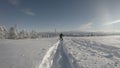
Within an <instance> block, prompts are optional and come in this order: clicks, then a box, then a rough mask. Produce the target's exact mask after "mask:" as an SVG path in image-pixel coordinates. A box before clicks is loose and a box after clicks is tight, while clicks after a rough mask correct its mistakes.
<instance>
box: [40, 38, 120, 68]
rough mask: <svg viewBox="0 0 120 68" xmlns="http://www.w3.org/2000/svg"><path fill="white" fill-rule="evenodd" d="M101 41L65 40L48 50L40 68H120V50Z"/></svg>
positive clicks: (85, 39)
mask: <svg viewBox="0 0 120 68" xmlns="http://www.w3.org/2000/svg"><path fill="white" fill-rule="evenodd" d="M95 39H96V38H95ZM104 39H106V38H103V39H101V40H104ZM110 39H114V38H110ZM99 40H100V39H99V38H97V40H94V39H93V38H92V39H91V38H90V39H89V38H65V39H64V41H59V42H57V43H56V44H55V45H53V46H52V47H51V48H50V49H49V50H48V52H47V53H46V55H45V57H44V58H43V61H42V63H41V64H40V67H39V68H120V48H119V47H116V46H114V45H113V44H110V43H109V41H108V44H105V43H103V42H98V41H99ZM104 42H105V41H104ZM111 43H113V42H111ZM109 44H110V45H109ZM115 44H118V45H119V43H118V42H116V43H115Z"/></svg>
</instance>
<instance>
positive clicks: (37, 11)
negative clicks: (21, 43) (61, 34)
mask: <svg viewBox="0 0 120 68" xmlns="http://www.w3.org/2000/svg"><path fill="white" fill-rule="evenodd" d="M119 6H120V0H0V25H5V26H6V27H10V26H13V25H14V24H17V25H18V28H20V29H28V30H32V29H33V30H37V31H54V29H55V28H56V29H57V30H58V31H73V30H76V31H105V32H106V31H107V32H109V31H110V32H111V31H112V32H113V31H114V32H118V31H120V7H119Z"/></svg>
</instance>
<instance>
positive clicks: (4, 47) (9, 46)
mask: <svg viewBox="0 0 120 68" xmlns="http://www.w3.org/2000/svg"><path fill="white" fill-rule="evenodd" d="M56 42H57V38H41V39H24V40H6V39H1V40H0V68H38V67H39V64H40V63H41V61H42V59H43V57H44V55H45V53H46V52H47V50H48V49H49V47H51V46H52V45H53V44H55V43H56Z"/></svg>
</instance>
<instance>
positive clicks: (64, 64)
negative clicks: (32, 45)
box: [39, 41, 80, 68]
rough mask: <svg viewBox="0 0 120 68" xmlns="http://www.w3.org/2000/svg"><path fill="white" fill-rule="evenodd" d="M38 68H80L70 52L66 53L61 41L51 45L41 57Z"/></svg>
mask: <svg viewBox="0 0 120 68" xmlns="http://www.w3.org/2000/svg"><path fill="white" fill-rule="evenodd" d="M39 68H80V67H79V65H77V63H76V62H75V61H74V58H73V57H72V55H71V54H69V53H67V49H66V48H65V47H64V44H63V41H59V42H57V43H56V44H55V45H54V46H52V47H51V48H50V49H49V50H48V52H47V53H46V55H45V56H44V58H43V61H42V63H41V64H40V67H39Z"/></svg>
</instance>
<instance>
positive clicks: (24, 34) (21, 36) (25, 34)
mask: <svg viewBox="0 0 120 68" xmlns="http://www.w3.org/2000/svg"><path fill="white" fill-rule="evenodd" d="M19 38H20V39H24V38H29V32H28V31H26V30H22V31H20V33H19Z"/></svg>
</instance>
